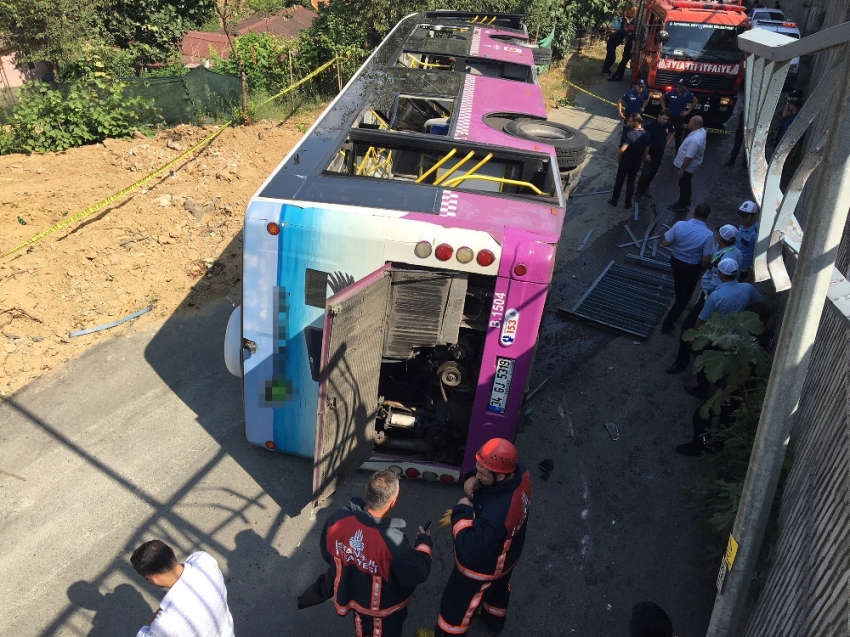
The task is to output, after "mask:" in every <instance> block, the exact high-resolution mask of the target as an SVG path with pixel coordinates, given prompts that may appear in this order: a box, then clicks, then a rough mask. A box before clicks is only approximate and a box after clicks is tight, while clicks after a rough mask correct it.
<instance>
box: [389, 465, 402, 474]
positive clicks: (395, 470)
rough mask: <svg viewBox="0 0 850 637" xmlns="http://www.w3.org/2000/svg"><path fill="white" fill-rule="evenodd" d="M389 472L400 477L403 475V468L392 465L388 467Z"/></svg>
mask: <svg viewBox="0 0 850 637" xmlns="http://www.w3.org/2000/svg"><path fill="white" fill-rule="evenodd" d="M387 471H392V472H393V473H394V474H396V475H397V476H400V475H401V473H402V471H401V467H399V466H398V465H397V464H393V465H390V466H389V467H387Z"/></svg>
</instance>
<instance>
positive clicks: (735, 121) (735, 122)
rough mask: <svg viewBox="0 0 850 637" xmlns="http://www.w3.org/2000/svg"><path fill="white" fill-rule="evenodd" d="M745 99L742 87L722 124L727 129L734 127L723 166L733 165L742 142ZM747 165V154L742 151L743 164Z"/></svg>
mask: <svg viewBox="0 0 850 637" xmlns="http://www.w3.org/2000/svg"><path fill="white" fill-rule="evenodd" d="M745 100H746V92H745V91H744V89H743V88H742V89H740V90H739V91H738V97H737V99H736V100H735V107H734V108H733V109H732V116H731V117H730V118H729V119H728V120H726V122H725V123H724V124H723V128H725V129H726V130H729V128H731V127H733V126H734V127H735V141H734V143H733V144H732V151H731V152H730V153H729V159H727V160H726V163H725V164H723V165H724V166H734V165H735V160H736V159H737V158H738V153H739V152H741V146H742V145H743V144H744V102H745ZM746 165H747V154H746V153H744V166H746Z"/></svg>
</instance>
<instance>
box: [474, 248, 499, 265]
mask: <svg viewBox="0 0 850 637" xmlns="http://www.w3.org/2000/svg"><path fill="white" fill-rule="evenodd" d="M475 260H476V261H477V262H478V265H480V266H481V267H482V268H486V267H487V266H490V265H493V262H494V261H495V260H496V255H495V254H493V253H492V252H490V251H489V250H481V251H480V252H479V253H478V256H477V257H475Z"/></svg>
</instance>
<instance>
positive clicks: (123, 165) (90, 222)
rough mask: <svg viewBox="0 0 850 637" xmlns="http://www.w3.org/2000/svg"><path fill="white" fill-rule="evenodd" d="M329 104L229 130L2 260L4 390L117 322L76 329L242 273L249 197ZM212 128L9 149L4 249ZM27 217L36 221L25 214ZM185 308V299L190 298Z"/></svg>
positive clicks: (175, 300) (164, 309) (211, 289)
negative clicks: (59, 149)
mask: <svg viewBox="0 0 850 637" xmlns="http://www.w3.org/2000/svg"><path fill="white" fill-rule="evenodd" d="M317 114H318V111H315V112H310V113H305V114H302V115H297V116H295V117H294V118H292V119H291V120H289V121H288V122H286V123H283V124H277V123H274V122H260V123H258V124H255V125H253V126H250V127H240V128H235V129H228V130H226V131H225V132H224V133H222V134H221V135H220V136H219V137H218V138H217V139H215V140H214V141H213V142H212V144H211V145H210V146H208V147H207V148H206V149H205V150H203V151H202V152H201V153H200V154H198V155H195V158H194V159H190V160H187V161H186V162H185V163H181V164H179V165H178V166H177V167H175V169H174V170H173V171H171V172H170V174H165V175H163V176H162V177H159V178H157V179H156V180H153V181H151V182H149V183H148V184H147V185H146V186H145V187H143V188H142V189H140V190H136V191H135V192H134V193H133V194H131V195H129V196H128V197H125V198H123V199H121V200H118V201H117V202H116V203H115V204H113V205H112V206H110V207H107V208H105V209H104V210H103V211H100V212H97V213H94V214H93V215H91V216H90V217H88V218H86V219H85V220H83V221H81V222H80V223H78V224H75V225H73V226H71V227H69V228H67V229H65V230H62V231H60V232H57V233H55V234H53V235H50V236H49V237H47V238H45V239H42V240H41V241H39V242H37V243H35V244H34V245H32V246H30V247H29V248H28V249H27V248H24V249H22V250H21V251H19V252H17V253H15V254H13V255H11V256H8V257H6V258H5V259H2V260H0V395H3V396H7V395H9V394H10V393H12V392H14V391H16V390H17V389H19V388H20V387H22V386H23V385H25V384H27V383H28V382H29V381H31V380H32V379H34V378H35V377H37V376H38V375H40V374H41V373H42V372H44V371H46V370H49V369H51V368H52V367H55V366H56V365H58V364H60V363H62V362H64V361H66V360H68V359H69V358H73V357H76V356H78V355H79V354H80V353H81V352H82V351H84V350H85V349H86V348H88V347H90V346H91V345H93V344H94V343H96V342H98V340H99V339H101V338H114V337H116V336H120V335H121V334H122V331H123V330H124V329H126V326H127V325H129V323H125V324H124V325H122V326H119V327H117V328H114V329H111V330H108V331H104V332H100V333H98V334H92V335H88V336H80V337H76V338H69V337H68V335H69V333H70V332H72V331H74V330H80V329H86V328H90V327H95V326H98V325H102V324H104V323H110V322H113V321H116V320H118V319H119V318H121V317H123V316H126V315H128V314H131V313H133V312H136V311H137V310H140V309H142V308H144V307H146V306H147V305H149V304H155V305H156V307H155V309H154V310H153V311H152V312H150V313H148V314H146V315H144V316H143V317H141V318H139V319H137V320H138V321H152V320H157V318H158V317H164V316H168V315H170V314H172V313H173V312H175V311H176V310H178V306H180V304H181V301H183V300H184V299H185V298H186V295H187V293H188V292H189V290H190V289H191V288H192V287H193V286H194V287H195V289H196V292H195V293H193V295H192V297H191V298H190V299H189V300H188V302H187V303H186V305H188V304H189V303H191V304H193V305H194V306H197V305H199V304H202V303H204V300H205V297H208V296H209V295H212V294H217V293H220V292H221V291H223V290H224V289H226V288H227V287H229V286H230V285H232V284H233V283H234V282H236V281H238V279H239V277H240V276H241V249H238V250H237V249H231V250H229V251H228V252H227V253H225V254H222V252H223V251H224V250H225V249H226V248H227V247H228V245H229V244H230V242H231V241H233V240H234V239H236V240H237V242H236V243H234V246H233V247H234V248H236V247H237V246H238V245H239V234H240V231H241V229H242V221H243V215H244V211H245V206H246V203H247V201H248V199H249V198H250V197H251V195H253V194H254V192H255V191H256V190H257V187H258V186H259V185H260V184H261V183H262V181H263V180H264V179H265V178H266V177H267V176H268V175H269V174H270V172H271V171H272V170H273V169H274V167H275V166H277V165H278V164H279V163H280V161H281V160H282V159H283V157H284V155H285V154H286V153H287V152H288V150H289V149H290V148H291V147H292V146H293V145H294V144H295V143H296V142H297V141H298V139H299V138H300V137H301V135H302V133H301V132H300V131H303V130H305V126H306V125H307V124H308V123H309V122H310V121H311V120H312V118H313V117H315V115H317ZM212 130H213V127H207V128H206V129H204V128H196V127H192V126H181V127H178V128H176V129H171V130H169V131H165V132H163V133H160V134H159V135H157V136H156V137H154V138H144V137H140V138H138V139H132V140H120V141H119V140H106V142H104V143H103V144H97V145H94V146H86V147H83V148H74V149H70V150H68V151H67V152H64V153H54V154H47V155H29V156H26V155H11V156H4V157H0V253H2V252H4V251H6V250H8V249H10V248H11V247H13V246H15V245H18V244H19V243H21V242H23V241H25V240H27V239H29V238H30V237H32V236H34V235H35V234H37V233H39V232H41V231H42V230H45V229H47V228H49V227H51V226H53V225H54V224H56V223H57V222H59V221H61V220H62V219H63V217H65V216H68V215H74V214H76V213H77V212H79V211H81V210H83V209H85V208H87V207H88V206H90V205H92V204H94V203H96V202H98V201H101V200H103V199H105V198H106V197H108V196H110V195H112V194H113V193H115V192H117V191H119V190H121V189H122V188H125V187H126V186H128V185H130V184H132V183H134V182H135V181H137V180H139V179H140V178H142V177H144V176H145V175H147V174H148V173H150V172H151V171H153V170H155V169H156V168H158V167H160V166H162V165H163V164H165V163H166V162H168V161H169V160H171V159H173V158H174V157H177V156H178V155H179V154H180V153H181V152H182V151H184V150H186V149H188V148H190V147H191V146H192V145H193V144H195V143H196V142H198V141H200V140H201V139H203V138H204V137H205V136H206V135H209V134H210V132H212ZM22 221H23V222H25V225H24V223H22ZM183 309H186V308H183Z"/></svg>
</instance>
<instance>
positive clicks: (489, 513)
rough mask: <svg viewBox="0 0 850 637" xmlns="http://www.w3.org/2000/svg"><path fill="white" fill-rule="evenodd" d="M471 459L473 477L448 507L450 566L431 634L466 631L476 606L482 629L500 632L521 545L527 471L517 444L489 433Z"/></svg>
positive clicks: (528, 480) (440, 635) (528, 485)
mask: <svg viewBox="0 0 850 637" xmlns="http://www.w3.org/2000/svg"><path fill="white" fill-rule="evenodd" d="M475 459H476V461H477V462H476V463H475V468H476V473H475V476H470V477H469V478H467V480H466V482H465V483H464V485H463V490H464V491H465V492H466V494H467V495H466V497H464V498H461V499H460V501H459V502H458V503H457V504H456V505H455V507H454V508H453V509H452V510H451V527H452V536H453V537H454V555H455V566H454V568H453V569H452V572H451V575H449V581H448V583H447V584H446V588H445V590H444V591H443V598H442V600H441V601H440V617H439V619H438V620H437V626H436V628H435V629H434V633H435V635H436V637H445V636H446V635H449V636H453V635H465V634H466V633H467V631H468V630H469V624H470V622H471V621H472V616H473V615H474V614H475V611H476V609H477V608H478V606H479V605H480V606H481V619H482V620H483V622H484V626H485V628H486V629H487V633H488V634H489V635H498V634H500V633H501V632H502V629H503V628H504V626H505V620H506V619H507V614H508V601H509V600H510V596H511V589H510V581H511V574H512V573H513V569H514V567H515V566H516V565H517V562H518V561H519V558H520V555H522V548H523V545H524V544H525V529H526V522H527V521H528V511H529V507H530V505H531V475H530V474H529V473H528V471H527V470H526V468H525V465H524V464H523V463H522V462H520V461H519V460H517V451H516V447H514V446H513V444H511V443H510V442H509V441H507V440H505V439H503V438H493V439H492V440H488V441H487V442H486V443H484V445H483V446H482V447H481V448H480V449H479V450H478V452H477V453H476V454H475Z"/></svg>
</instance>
